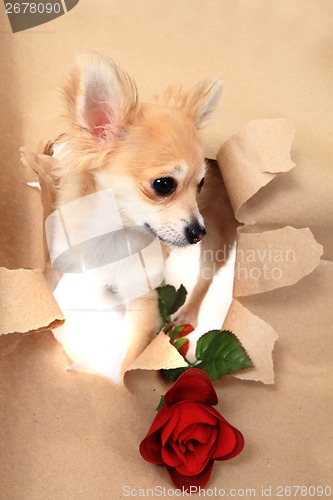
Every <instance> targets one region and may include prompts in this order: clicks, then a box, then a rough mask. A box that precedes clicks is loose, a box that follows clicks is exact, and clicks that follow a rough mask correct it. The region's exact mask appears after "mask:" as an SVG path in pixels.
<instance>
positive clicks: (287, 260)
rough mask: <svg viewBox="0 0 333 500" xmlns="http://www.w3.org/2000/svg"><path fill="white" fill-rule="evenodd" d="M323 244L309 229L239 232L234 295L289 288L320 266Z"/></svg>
mask: <svg viewBox="0 0 333 500" xmlns="http://www.w3.org/2000/svg"><path fill="white" fill-rule="evenodd" d="M322 253H323V247H322V245H319V243H317V242H316V240H315V239H314V237H313V235H312V233H311V231H310V229H308V228H304V229H295V228H293V227H284V228H281V229H275V230H273V231H265V232H261V233H253V232H249V233H247V232H246V230H245V228H240V230H239V231H238V239H237V251H236V264H235V279H234V296H235V297H241V296H245V295H253V294H256V293H264V292H268V291H270V290H274V289H275V288H282V287H285V286H291V285H293V284H294V283H297V281H299V280H300V279H302V278H303V277H304V276H306V275H307V274H309V273H311V272H312V271H313V270H314V269H315V268H316V267H317V266H318V264H319V262H320V257H321V255H322Z"/></svg>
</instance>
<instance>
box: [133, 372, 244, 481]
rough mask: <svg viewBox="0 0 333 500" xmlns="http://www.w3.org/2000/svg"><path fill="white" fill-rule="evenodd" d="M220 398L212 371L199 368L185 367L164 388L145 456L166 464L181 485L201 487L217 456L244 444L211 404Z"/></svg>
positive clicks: (143, 451)
mask: <svg viewBox="0 0 333 500" xmlns="http://www.w3.org/2000/svg"><path fill="white" fill-rule="evenodd" d="M217 402H218V399H217V395H216V392H215V389H214V387H213V384H212V382H211V380H210V378H209V376H208V375H207V374H206V373H205V372H204V371H202V370H199V369H197V368H191V369H189V370H187V371H186V372H184V373H183V374H182V375H181V376H180V377H179V379H178V380H177V381H176V382H175V383H174V384H173V385H172V387H171V388H170V389H169V390H168V391H167V392H166V394H165V396H164V406H162V408H160V410H159V411H158V413H157V414H156V417H155V419H154V421H153V423H152V425H151V427H150V429H149V431H148V434H147V436H146V437H145V438H144V440H143V441H142V442H141V444H140V453H141V455H142V457H143V458H144V459H145V460H147V461H148V462H151V463H153V464H163V465H165V466H166V468H167V471H168V473H169V475H170V477H171V479H172V481H173V483H174V484H175V486H176V487H177V488H184V490H189V489H190V487H191V486H197V487H201V488H203V487H204V486H205V485H206V484H207V483H208V481H209V478H210V475H211V472H212V468H213V464H214V460H229V459H230V458H233V457H235V456H236V455H238V453H240V452H241V451H242V449H243V446H244V438H243V436H242V434H241V432H240V431H239V430H237V429H235V427H233V426H232V425H230V424H229V423H228V422H227V421H226V420H225V419H224V418H223V417H222V415H220V413H219V412H218V411H216V410H215V408H212V405H216V404H217Z"/></svg>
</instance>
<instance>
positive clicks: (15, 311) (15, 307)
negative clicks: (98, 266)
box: [0, 268, 64, 335]
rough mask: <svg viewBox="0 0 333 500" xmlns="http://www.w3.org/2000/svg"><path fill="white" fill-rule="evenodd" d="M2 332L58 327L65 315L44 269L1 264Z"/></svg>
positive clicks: (0, 301) (0, 300)
mask: <svg viewBox="0 0 333 500" xmlns="http://www.w3.org/2000/svg"><path fill="white" fill-rule="evenodd" d="M0 283H1V289H0V305H1V316H0V335H3V334H8V333H14V332H19V333H26V332H30V331H32V330H46V329H48V328H56V327H57V326H60V325H61V324H62V323H63V322H64V317H63V315H62V313H61V311H60V309H59V307H58V305H57V303H56V302H55V300H54V299H53V295H52V292H51V291H50V288H49V285H48V284H47V281H46V279H45V278H44V275H43V273H42V271H41V270H35V269H34V270H29V269H18V270H11V271H10V270H8V269H5V268H0Z"/></svg>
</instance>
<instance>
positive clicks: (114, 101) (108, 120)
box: [65, 52, 138, 142]
mask: <svg viewBox="0 0 333 500" xmlns="http://www.w3.org/2000/svg"><path fill="white" fill-rule="evenodd" d="M65 95H66V99H67V104H68V108H69V112H70V116H71V119H72V120H73V122H74V124H75V125H76V126H79V127H80V128H83V129H85V130H88V131H89V132H90V134H91V135H92V136H93V137H94V138H95V139H96V140H97V141H98V142H104V141H108V140H114V139H119V138H120V139H121V138H122V137H123V135H124V134H125V133H126V127H127V126H128V124H129V123H130V122H131V120H132V118H133V116H134V114H135V113H136V110H137V107H138V98H137V90H136V86H135V83H134V82H133V81H132V80H131V79H130V77H129V76H128V75H127V73H125V71H123V70H122V69H121V68H119V67H118V66H117V65H116V64H114V62H113V61H111V60H110V59H108V58H106V57H104V56H102V55H101V54H98V53H96V52H88V53H83V54H81V55H80V56H79V57H78V58H77V60H76V68H75V71H74V73H73V75H72V79H71V81H70V82H69V85H68V86H67V88H66V89H65Z"/></svg>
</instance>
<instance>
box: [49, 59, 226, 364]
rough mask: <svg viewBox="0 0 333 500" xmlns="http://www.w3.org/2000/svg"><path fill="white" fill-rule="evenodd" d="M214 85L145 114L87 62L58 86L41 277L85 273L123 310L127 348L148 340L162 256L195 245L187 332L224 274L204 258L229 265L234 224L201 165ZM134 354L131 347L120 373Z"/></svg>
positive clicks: (111, 76)
mask: <svg viewBox="0 0 333 500" xmlns="http://www.w3.org/2000/svg"><path fill="white" fill-rule="evenodd" d="M222 86H223V84H222V81H221V80H213V81H205V82H202V83H199V84H198V85H196V86H195V87H194V88H192V89H191V90H190V91H184V90H183V89H182V88H169V89H168V90H167V91H166V92H165V94H164V96H163V97H162V98H161V99H160V100H159V101H158V102H157V103H155V104H146V103H142V102H139V100H138V94H137V89H136V86H135V83H134V82H133V81H132V79H131V78H130V77H129V76H128V75H127V73H125V72H124V71H123V70H122V69H121V68H119V67H118V66H117V65H116V64H114V63H113V62H112V61H111V60H110V59H108V58H106V57H104V56H102V55H100V54H97V53H85V54H82V55H80V56H79V57H78V59H77V64H76V68H75V70H74V72H73V74H72V76H71V79H70V81H69V83H68V84H67V86H66V87H65V99H66V102H67V109H68V115H67V121H68V125H69V129H68V131H67V132H66V133H65V134H63V135H62V136H61V137H60V138H59V139H57V140H56V141H55V142H54V143H52V144H48V146H47V147H46V149H45V153H46V154H49V155H52V156H53V157H54V159H55V161H54V167H53V168H54V170H53V172H52V176H53V178H54V179H56V193H57V195H56V204H55V210H56V211H55V212H54V214H53V215H52V216H51V218H49V219H48V220H47V221H46V222H47V224H46V234H47V240H48V248H49V253H50V255H51V262H52V265H51V266H50V265H49V266H48V267H47V274H48V276H49V278H50V279H51V281H52V280H53V279H54V276H58V277H59V276H60V275H63V274H66V273H75V272H78V271H82V270H84V271H85V272H86V273H88V274H89V281H88V283H89V285H88V286H89V287H95V288H96V289H98V290H99V291H100V292H101V293H102V294H103V297H104V298H103V300H106V301H109V303H110V304H111V303H112V304H113V305H114V306H115V307H119V308H122V307H124V308H125V309H126V313H127V314H128V316H129V317H130V320H129V322H128V325H129V326H128V328H129V329H130V330H131V333H130V334H129V338H133V336H135V335H137V334H140V335H143V336H144V337H145V338H147V342H148V340H149V338H150V336H151V333H153V332H156V330H157V329H158V326H159V314H158V308H157V295H156V292H155V291H154V288H156V286H158V285H159V284H160V283H161V281H162V280H163V273H164V268H163V263H164V260H163V259H164V258H165V257H166V256H167V254H168V251H169V249H171V248H173V247H185V246H188V245H194V244H197V243H199V242H201V243H200V245H201V269H203V268H205V273H203V272H200V273H199V277H198V281H197V284H196V286H195V287H194V290H193V292H192V294H191V295H190V297H189V298H188V300H187V302H186V304H185V306H184V307H183V309H182V310H181V311H180V314H179V317H178V318H177V321H178V322H179V323H191V324H192V325H193V326H195V325H196V324H197V316H198V311H199V309H200V304H201V302H202V300H203V298H204V296H205V294H206V292H207V290H208V288H209V286H210V283H211V281H212V279H213V276H214V274H215V272H216V271H217V270H218V268H219V267H220V266H221V264H222V262H221V259H218V260H214V258H212V256H214V254H215V253H216V252H217V251H218V250H219V249H221V248H223V249H225V251H226V255H225V256H224V257H225V258H224V261H225V260H226V259H227V257H228V255H227V253H228V249H229V248H230V247H231V244H232V242H233V240H234V238H235V228H236V226H235V219H234V216H233V211H232V208H231V206H230V203H229V200H228V197H227V194H226V191H225V188H224V185H223V181H222V178H221V174H220V170H219V168H218V166H217V165H216V164H214V162H207V161H206V160H205V157H204V150H203V146H202V143H201V140H200V137H199V131H200V129H201V128H202V126H203V125H204V124H205V123H206V122H207V119H208V118H209V117H210V115H211V114H212V113H213V111H214V109H215V108H216V107H217V105H218V103H219V99H220V96H221V93H222ZM55 214H56V215H55ZM59 214H60V215H59ZM64 228H65V229H64ZM65 233H66V234H65ZM64 234H65V235H64ZM201 240H202V241H201ZM64 241H65V242H66V243H67V246H66V245H64ZM65 247H66V250H64V248H65ZM207 250H210V252H209V253H208V252H207ZM207 255H209V258H206V257H205V256H207ZM207 270H208V272H207ZM90 278H91V279H90ZM147 280H148V284H149V286H148V289H147V286H146V285H147ZM73 293H74V292H73ZM133 345H135V342H134V343H133ZM136 355H137V353H136V352H135V347H133V348H131V342H130V341H129V342H128V345H127V347H126V359H127V363H126V364H128V362H129V361H130V360H131V359H133V358H134V357H135V356H136ZM123 361H124V359H123Z"/></svg>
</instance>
